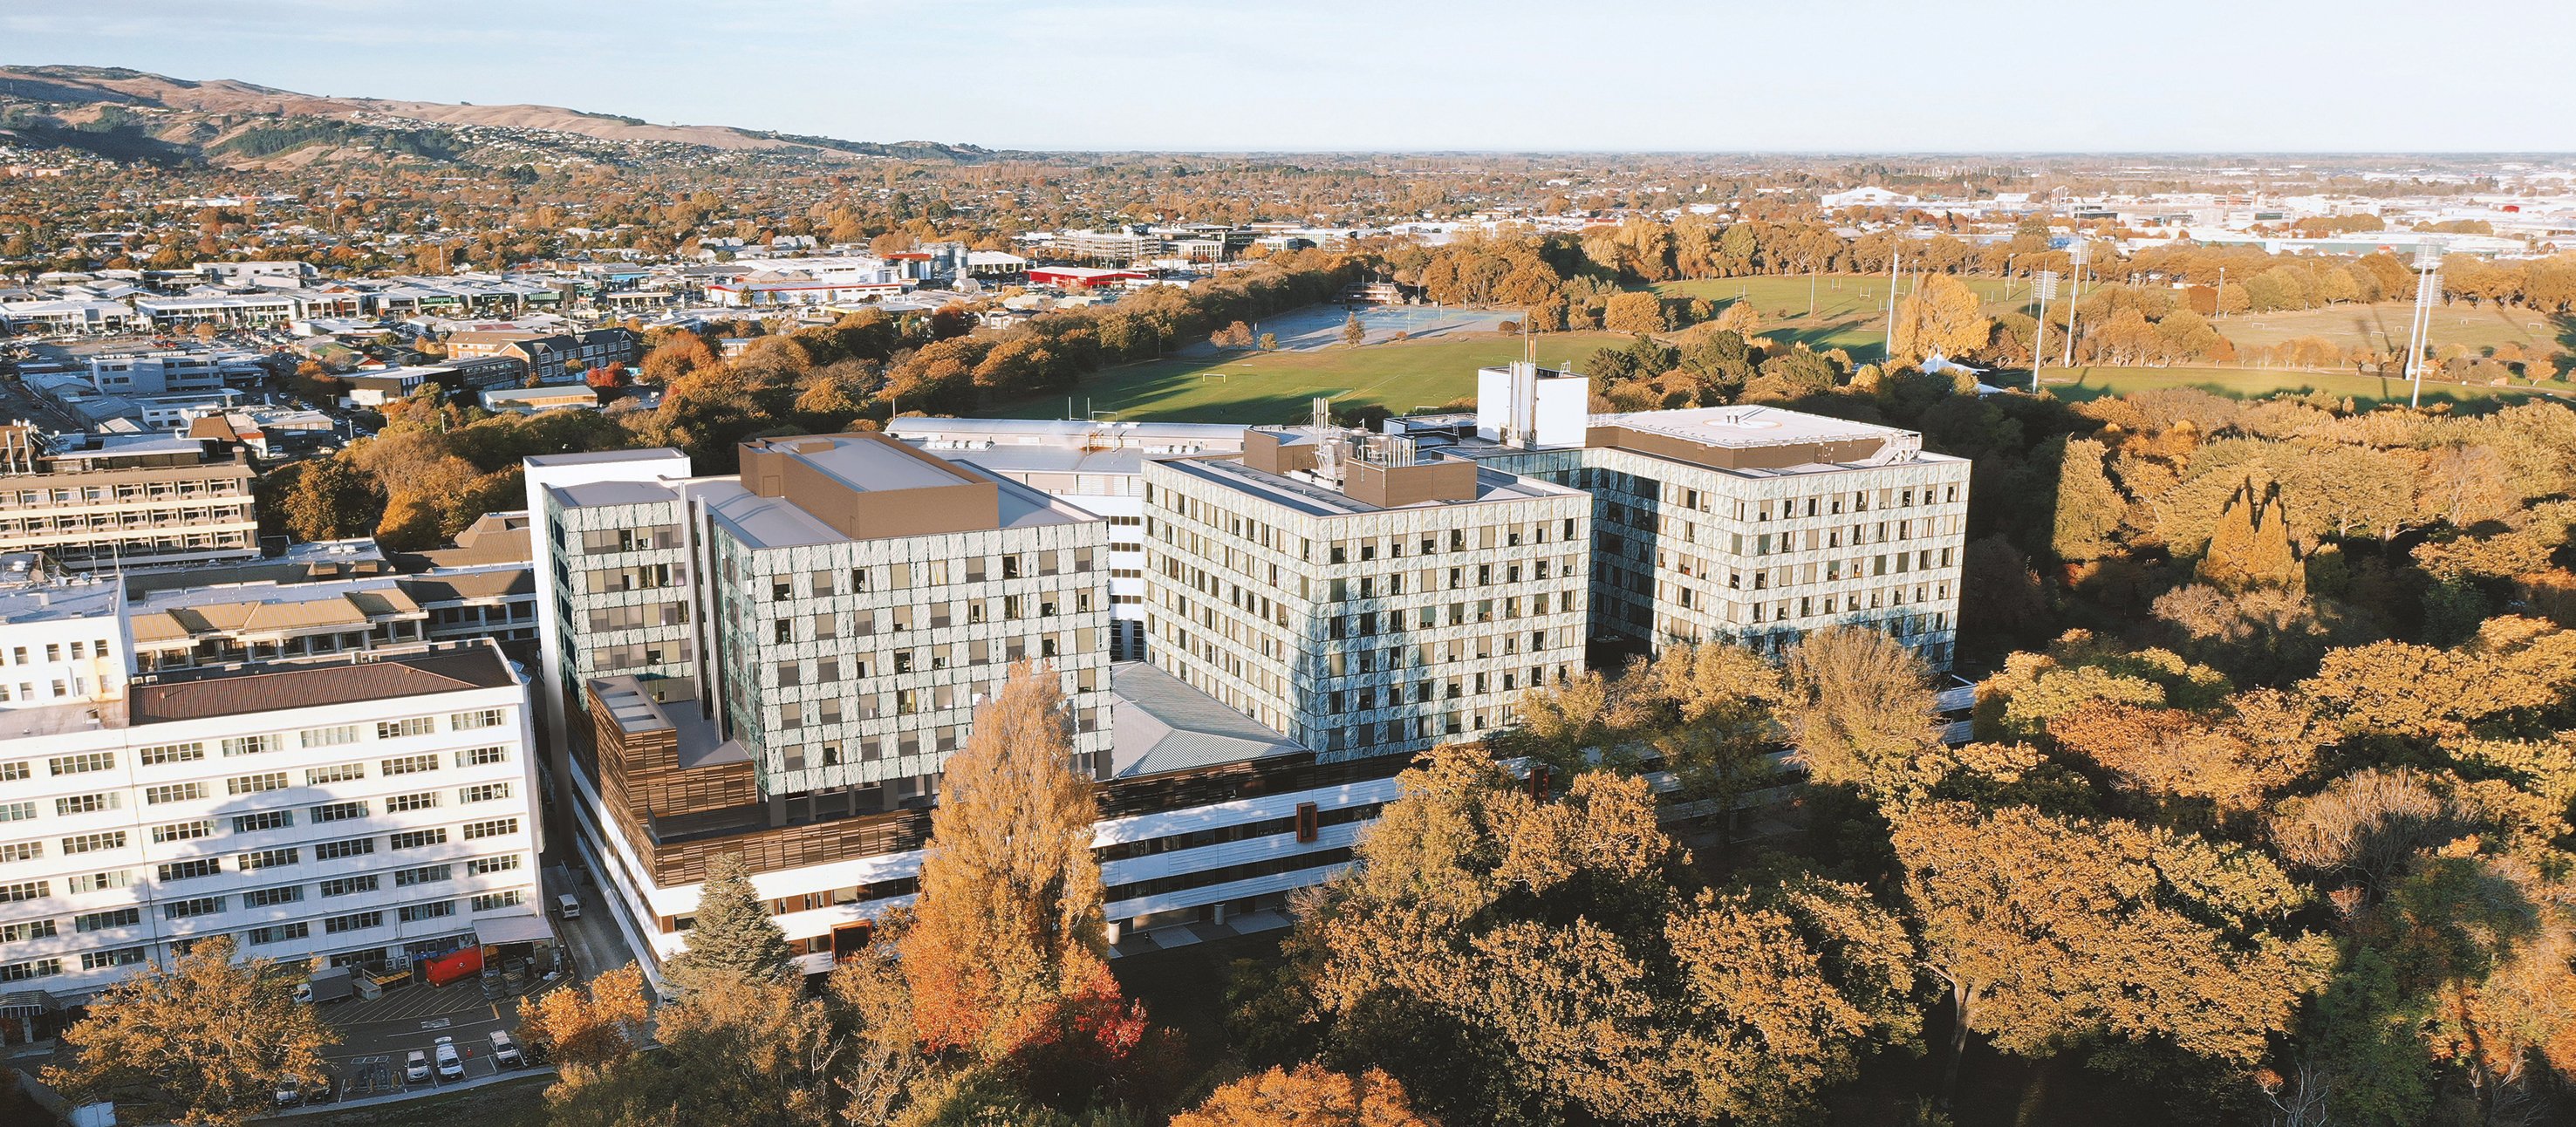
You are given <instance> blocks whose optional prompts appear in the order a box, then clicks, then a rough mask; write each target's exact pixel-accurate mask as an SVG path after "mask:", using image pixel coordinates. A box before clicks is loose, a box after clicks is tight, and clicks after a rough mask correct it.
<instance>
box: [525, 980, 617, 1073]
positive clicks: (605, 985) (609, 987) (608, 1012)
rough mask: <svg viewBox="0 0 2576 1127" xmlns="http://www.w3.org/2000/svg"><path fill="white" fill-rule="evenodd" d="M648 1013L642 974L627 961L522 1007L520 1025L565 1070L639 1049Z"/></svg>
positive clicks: (609, 1061)
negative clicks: (638, 1045) (638, 1044)
mask: <svg viewBox="0 0 2576 1127" xmlns="http://www.w3.org/2000/svg"><path fill="white" fill-rule="evenodd" d="M648 1013H649V1005H648V1003H647V1002H646V1001H645V999H644V972H643V971H642V970H640V969H638V968H637V967H636V966H635V964H633V963H628V964H626V965H625V966H622V967H619V968H617V969H615V970H612V971H607V972H605V973H603V974H600V975H599V976H598V977H596V978H593V979H591V980H590V981H589V982H588V983H566V984H565V985H563V986H559V987H556V988H555V989H553V990H549V991H547V992H545V993H543V994H540V995H537V996H536V997H535V998H534V999H532V1000H530V1001H529V1002H527V1003H525V1004H523V1005H522V1006H521V1007H520V1011H519V1029H520V1031H521V1032H522V1033H524V1034H526V1035H527V1038H528V1040H530V1041H533V1042H535V1043H536V1044H539V1045H543V1046H545V1048H546V1050H547V1055H548V1056H550V1057H552V1058H554V1060H555V1062H556V1063H557V1064H560V1065H563V1066H564V1067H565V1068H566V1069H567V1070H580V1069H598V1068H602V1067H605V1066H607V1065H610V1064H614V1063H616V1062H618V1061H621V1060H624V1059H625V1058H626V1057H627V1056H628V1055H629V1054H631V1053H633V1052H634V1051H635V1045H636V1038H637V1037H638V1036H639V1035H640V1034H641V1033H642V1032H643V1029H644V1019H645V1017H646V1016H647V1015H648Z"/></svg>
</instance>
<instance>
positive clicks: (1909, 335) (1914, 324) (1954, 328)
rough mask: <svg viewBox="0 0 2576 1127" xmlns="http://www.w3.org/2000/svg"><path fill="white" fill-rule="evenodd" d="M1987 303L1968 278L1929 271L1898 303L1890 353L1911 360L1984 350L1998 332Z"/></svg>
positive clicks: (1891, 355)
mask: <svg viewBox="0 0 2576 1127" xmlns="http://www.w3.org/2000/svg"><path fill="white" fill-rule="evenodd" d="M1982 305H1983V303H1982V302H1981V301H1980V300H1979V299H1978V297H1977V294H1976V291H1974V290H1971V289H1969V288H1968V284H1967V283H1966V282H1962V281H1960V280H1959V279H1958V278H1956V277H1953V276H1951V275H1948V274H1929V275H1925V276H1924V277H1923V280H1922V283H1921V284H1920V285H1917V286H1916V287H1915V288H1914V292H1912V293H1909V294H1907V295H1905V300H1903V301H1901V302H1898V303H1897V306H1896V326H1895V336H1894V337H1893V338H1892V339H1891V340H1890V341H1889V342H1888V355H1889V356H1890V357H1892V358H1894V359H1897V360H1900V361H1904V362H1907V363H1913V362H1918V361H1921V360H1922V359H1924V358H1925V357H1928V356H1931V355H1932V354H1934V353H1936V352H1937V353H1940V354H1941V355H1943V356H1953V357H1957V356H1968V355H1971V354H1974V353H1977V352H1981V351H1983V350H1984V349H1985V347H1986V342H1987V340H1988V339H1989V338H1991V337H1992V336H1993V335H1994V323H1993V322H1992V321H1989V320H1987V319H1986V317H1985V315H1984V314H1983V313H1981V312H1980V309H1981V307H1982Z"/></svg>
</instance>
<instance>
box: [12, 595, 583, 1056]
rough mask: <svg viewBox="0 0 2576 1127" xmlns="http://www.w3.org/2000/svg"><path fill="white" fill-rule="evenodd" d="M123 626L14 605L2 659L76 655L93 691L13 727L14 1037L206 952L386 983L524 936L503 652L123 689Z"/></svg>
mask: <svg viewBox="0 0 2576 1127" xmlns="http://www.w3.org/2000/svg"><path fill="white" fill-rule="evenodd" d="M93 588H95V589H96V591H95V592H93V591H92V589H93ZM119 620H120V615H119V614H118V613H117V608H116V596H115V593H114V588H113V586H112V585H109V584H101V583H89V584H79V583H61V582H43V581H34V582H29V583H23V584H20V585H19V586H17V587H16V588H14V589H10V590H7V591H0V654H7V655H13V656H14V653H15V651H16V650H18V649H21V648H23V649H25V650H27V651H28V655H29V657H30V659H33V658H34V657H35V656H36V655H37V654H39V653H43V652H51V651H50V649H44V648H43V647H65V648H67V647H68V645H69V644H70V642H72V641H75V640H77V641H81V642H84V643H85V644H86V647H87V649H88V652H89V653H90V654H91V655H92V656H91V657H89V658H87V659H83V660H85V661H86V662H87V664H88V665H89V666H91V667H93V668H94V670H95V671H96V672H97V673H98V674H99V678H98V679H97V680H95V681H93V682H90V687H89V689H88V691H87V692H86V693H73V694H71V695H70V696H69V697H64V696H47V697H45V698H44V699H41V700H36V701H32V702H31V701H27V700H24V699H16V700H12V701H10V702H8V704H7V705H6V706H5V707H0V995H5V996H6V998H7V1003H6V1006H5V1007H0V1019H7V1020H9V1021H12V1022H16V1023H20V1029H21V1031H22V1032H23V1030H24V1028H25V1025H26V1023H36V1024H41V1023H42V1022H43V1021H44V1020H45V1018H46V1015H47V1014H49V1013H52V1012H57V1011H58V1010H59V1007H60V1006H61V1005H63V1004H64V1003H68V1002H76V1001H77V1000H79V999H81V998H83V997H85V996H88V995H90V994H93V993H95V992H96V991H98V990H100V989H102V988H104V987H106V986H108V985H111V984H113V983H114V982H116V981H118V980H120V979H122V978H124V977H125V976H126V975H128V974H131V973H133V968H135V967H137V966H141V965H144V964H152V965H158V966H165V967H166V966H168V965H169V963H170V960H171V959H173V958H175V957H176V956H177V955H178V954H180V953H182V952H184V951H185V950H186V949H187V948H188V946H189V945H190V944H191V943H193V942H194V941H196V940H198V939H201V938H204V937H206V936H209V935H216V934H224V935H230V936H232V937H234V939H235V940H236V941H237V942H239V944H240V945H241V947H242V950H243V951H244V952H245V953H246V954H252V955H262V956H269V957H274V958H279V959H282V960H285V961H288V962H290V963H292V962H295V961H298V960H305V959H321V960H326V961H328V962H329V963H331V964H333V965H353V964H354V965H363V966H366V967H368V968H370V969H374V970H382V969H396V970H399V969H406V968H407V967H408V966H409V964H410V962H411V961H412V960H414V959H417V958H421V957H425V956H429V955H433V954H440V953H444V952H448V951H452V950H455V949H457V948H459V947H462V946H468V945H474V944H477V943H479V942H482V940H481V939H479V938H478V933H479V930H480V929H483V928H485V927H490V928H492V929H494V930H495V931H496V932H499V933H507V934H518V935H524V933H525V931H526V930H527V928H528V926H529V923H530V920H531V918H532V917H536V916H537V915H538V906H537V904H536V901H537V899H538V896H537V891H536V890H537V887H538V885H537V863H536V851H537V848H538V845H537V843H538V842H539V840H540V830H541V827H540V826H539V825H538V822H537V806H536V803H535V794H536V781H537V780H536V775H535V769H534V764H535V759H534V757H533V755H532V754H531V748H532V745H531V742H530V728H529V716H528V710H527V687H526V684H525V683H524V682H523V681H522V680H521V679H520V678H519V676H518V675H517V674H516V672H515V671H514V670H513V669H512V668H511V665H510V663H509V662H507V661H506V660H504V659H503V658H502V657H501V655H500V653H499V651H498V650H497V649H496V648H495V647H493V646H492V644H491V643H489V642H485V641H476V642H471V643H465V644H461V645H455V646H449V647H442V648H429V647H417V648H413V649H410V650H406V651H399V652H377V653H373V654H367V655H349V656H342V657H335V658H317V659H310V660H304V661H292V662H272V663H266V664H255V665H243V666H232V667H223V668H210V669H203V670H195V671H190V672H188V673H185V674H176V673H173V674H164V675H160V676H158V677H151V678H146V679H143V680H139V681H133V682H129V681H128V679H127V675H126V673H125V671H124V670H123V669H122V668H110V667H111V666H114V665H116V664H119V663H120V661H121V656H122V650H123V642H122V636H123V633H122V627H121V623H120V621H119ZM100 648H106V649H108V650H110V651H111V653H113V654H115V655H117V656H116V657H115V658H111V659H110V661H108V662H105V663H102V662H100V661H99V660H98V659H97V658H96V657H95V655H96V653H97V652H98V650H99V649H100ZM51 664H52V666H53V667H54V669H56V670H58V669H59V668H60V667H61V664H62V663H51ZM72 664H73V665H74V666H75V667H76V668H77V667H78V666H79V665H80V664H81V662H80V661H75V662H73V663H72ZM37 667H38V665H37V663H35V662H34V661H32V660H31V661H30V662H29V663H28V664H26V665H16V664H14V663H13V665H12V667H11V668H9V669H7V670H0V676H17V675H18V673H17V670H18V669H21V668H26V669H35V668H37ZM49 671H51V670H49ZM56 675H57V676H59V675H60V674H59V673H57V674H56ZM72 676H75V677H77V676H79V674H77V673H74V674H72ZM501 921H508V922H507V923H506V924H503V923H501Z"/></svg>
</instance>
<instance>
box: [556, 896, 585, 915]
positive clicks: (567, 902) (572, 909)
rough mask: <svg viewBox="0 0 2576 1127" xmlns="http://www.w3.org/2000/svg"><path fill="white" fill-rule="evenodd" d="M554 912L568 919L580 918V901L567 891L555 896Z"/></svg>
mask: <svg viewBox="0 0 2576 1127" xmlns="http://www.w3.org/2000/svg"><path fill="white" fill-rule="evenodd" d="M555 914H556V915H559V916H562V917H563V918H565V919H568V920H577V919H580V918H581V901H580V900H579V899H577V898H575V897H574V896H573V894H572V893H569V892H567V893H564V894H563V895H561V896H558V897H555Z"/></svg>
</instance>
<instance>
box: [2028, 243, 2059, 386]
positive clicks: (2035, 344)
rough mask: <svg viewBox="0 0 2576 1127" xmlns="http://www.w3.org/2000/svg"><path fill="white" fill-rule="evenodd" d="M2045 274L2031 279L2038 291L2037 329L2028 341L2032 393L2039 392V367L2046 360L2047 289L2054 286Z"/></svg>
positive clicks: (2032, 285) (2032, 286)
mask: <svg viewBox="0 0 2576 1127" xmlns="http://www.w3.org/2000/svg"><path fill="white" fill-rule="evenodd" d="M2046 274H2047V272H2046V271H2041V273H2040V276H2037V277H2033V278H2032V279H2031V288H2032V289H2035V290H2038V291H2039V331H2038V333H2037V334H2036V335H2034V336H2032V337H2031V341H2030V392H2031V394H2033V395H2037V394H2039V367H2040V365H2042V364H2045V363H2047V362H2048V291H2049V290H2050V289H2052V288H2054V287H2052V286H2050V285H2049V282H2050V281H2052V280H2053V279H2050V278H2048V277H2047V276H2046Z"/></svg>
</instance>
